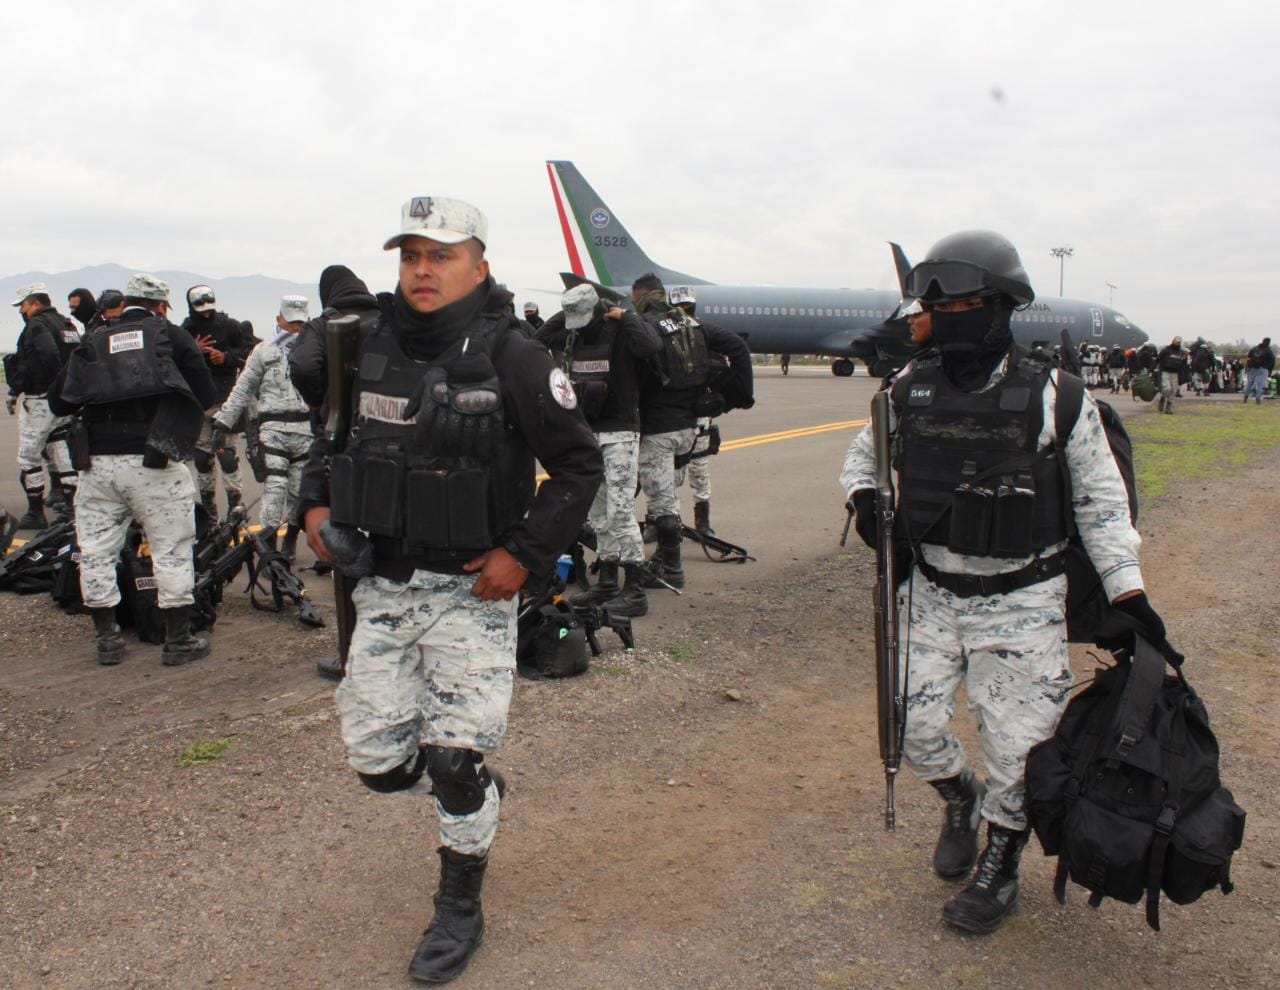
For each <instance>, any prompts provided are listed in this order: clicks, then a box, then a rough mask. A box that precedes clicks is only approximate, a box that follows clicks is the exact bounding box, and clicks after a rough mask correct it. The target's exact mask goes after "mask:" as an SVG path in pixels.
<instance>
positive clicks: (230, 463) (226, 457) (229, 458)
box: [218, 447, 240, 474]
mask: <svg viewBox="0 0 1280 990" xmlns="http://www.w3.org/2000/svg"><path fill="white" fill-rule="evenodd" d="M218 463H219V464H220V465H221V466H222V472H223V474H233V473H235V471H236V470H238V469H239V467H240V457H239V455H238V454H236V449H235V447H223V448H222V449H221V450H220V451H218Z"/></svg>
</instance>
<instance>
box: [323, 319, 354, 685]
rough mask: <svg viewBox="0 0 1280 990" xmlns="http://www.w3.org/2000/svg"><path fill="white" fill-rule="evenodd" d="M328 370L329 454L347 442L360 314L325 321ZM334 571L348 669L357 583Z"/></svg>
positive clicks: (341, 657)
mask: <svg viewBox="0 0 1280 990" xmlns="http://www.w3.org/2000/svg"><path fill="white" fill-rule="evenodd" d="M325 344H326V348H325V350H326V360H327V364H328V367H327V370H328V373H329V389H328V402H329V418H328V420H327V421H326V422H325V425H324V436H325V440H326V441H327V442H328V445H329V454H330V456H332V455H333V454H337V453H341V451H342V448H343V447H345V446H346V443H347V431H348V430H349V429H350V428H351V424H350V422H349V419H350V410H351V385H352V381H351V379H352V376H353V373H354V371H355V364H356V355H357V351H358V349H359V344H360V317H358V316H338V317H335V318H333V319H331V320H329V321H328V322H327V323H326V324H325ZM332 574H333V606H334V613H335V620H336V623H337V626H338V667H339V670H340V672H341V674H342V675H345V674H346V671H347V655H348V654H349V653H350V651H351V634H352V633H353V632H354V631H355V627H356V607H355V603H354V602H352V601H351V592H352V591H353V590H354V588H355V582H354V581H353V580H352V579H351V578H349V577H347V576H346V575H345V574H343V573H342V570H341V568H338V567H335V568H334V569H333V571H332Z"/></svg>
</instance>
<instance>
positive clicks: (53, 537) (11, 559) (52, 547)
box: [0, 519, 76, 588]
mask: <svg viewBox="0 0 1280 990" xmlns="http://www.w3.org/2000/svg"><path fill="white" fill-rule="evenodd" d="M75 537H76V530H75V524H74V523H73V522H71V521H70V520H69V519H68V520H65V521H64V522H60V523H54V524H53V525H52V526H50V527H49V528H48V529H45V530H42V531H41V532H39V533H38V534H36V535H35V536H33V537H32V538H31V539H29V540H27V542H26V543H24V544H22V546H20V547H18V549H16V550H14V551H13V553H11V554H9V555H8V556H7V557H4V558H3V559H0V588H3V587H4V586H5V585H6V584H7V583H8V582H10V581H12V580H13V579H14V578H15V577H17V576H18V574H19V573H20V572H21V570H22V568H23V567H24V566H26V565H30V564H36V563H39V562H41V561H43V560H45V559H46V558H47V557H49V556H56V554H57V552H58V549H59V548H60V547H61V546H62V545H63V541H64V540H70V541H74V540H75Z"/></svg>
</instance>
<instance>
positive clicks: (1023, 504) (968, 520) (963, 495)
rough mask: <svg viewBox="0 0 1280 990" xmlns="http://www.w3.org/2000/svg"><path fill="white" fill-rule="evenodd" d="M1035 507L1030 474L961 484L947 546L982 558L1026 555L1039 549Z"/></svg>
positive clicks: (954, 495) (954, 498)
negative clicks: (1036, 539) (981, 483)
mask: <svg viewBox="0 0 1280 990" xmlns="http://www.w3.org/2000/svg"><path fill="white" fill-rule="evenodd" d="M1035 507H1036V491H1035V482H1034V480H1033V479H1032V476H1031V474H1030V473H1021V474H1018V475H1016V476H1011V477H1005V478H1001V479H998V481H997V479H993V480H992V482H991V483H989V484H984V485H971V484H968V483H964V484H961V485H960V486H959V487H958V488H956V490H955V491H954V492H953V493H952V495H951V527H950V531H949V533H948V537H947V549H948V550H951V551H953V552H955V553H963V554H971V555H974V556H979V557H1025V556H1027V555H1028V554H1030V553H1031V552H1032V551H1034V550H1035V549H1036V546H1035V540H1034V536H1033V534H1034V531H1035Z"/></svg>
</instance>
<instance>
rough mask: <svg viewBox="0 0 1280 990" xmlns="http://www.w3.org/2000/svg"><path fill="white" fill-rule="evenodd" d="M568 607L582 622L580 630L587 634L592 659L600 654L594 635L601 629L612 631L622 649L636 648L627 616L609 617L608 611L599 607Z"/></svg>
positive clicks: (598, 644) (598, 641) (597, 640)
mask: <svg viewBox="0 0 1280 990" xmlns="http://www.w3.org/2000/svg"><path fill="white" fill-rule="evenodd" d="M569 607H570V608H572V609H573V614H574V615H576V616H577V617H578V619H579V620H581V622H582V628H583V630H585V631H586V634H587V645H588V646H590V647H591V655H592V656H593V657H598V656H599V655H600V654H601V652H602V651H601V649H600V640H599V639H597V638H596V633H597V632H598V631H599V630H601V629H612V630H613V631H614V632H616V633H617V634H618V638H619V639H620V640H622V646H623V648H624V649H628V650H634V649H635V648H636V638H635V635H634V634H633V633H632V631H631V619H630V618H628V617H627V616H623V615H610V614H609V610H608V609H606V608H603V607H602V606H600V605H570V606H569Z"/></svg>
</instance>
